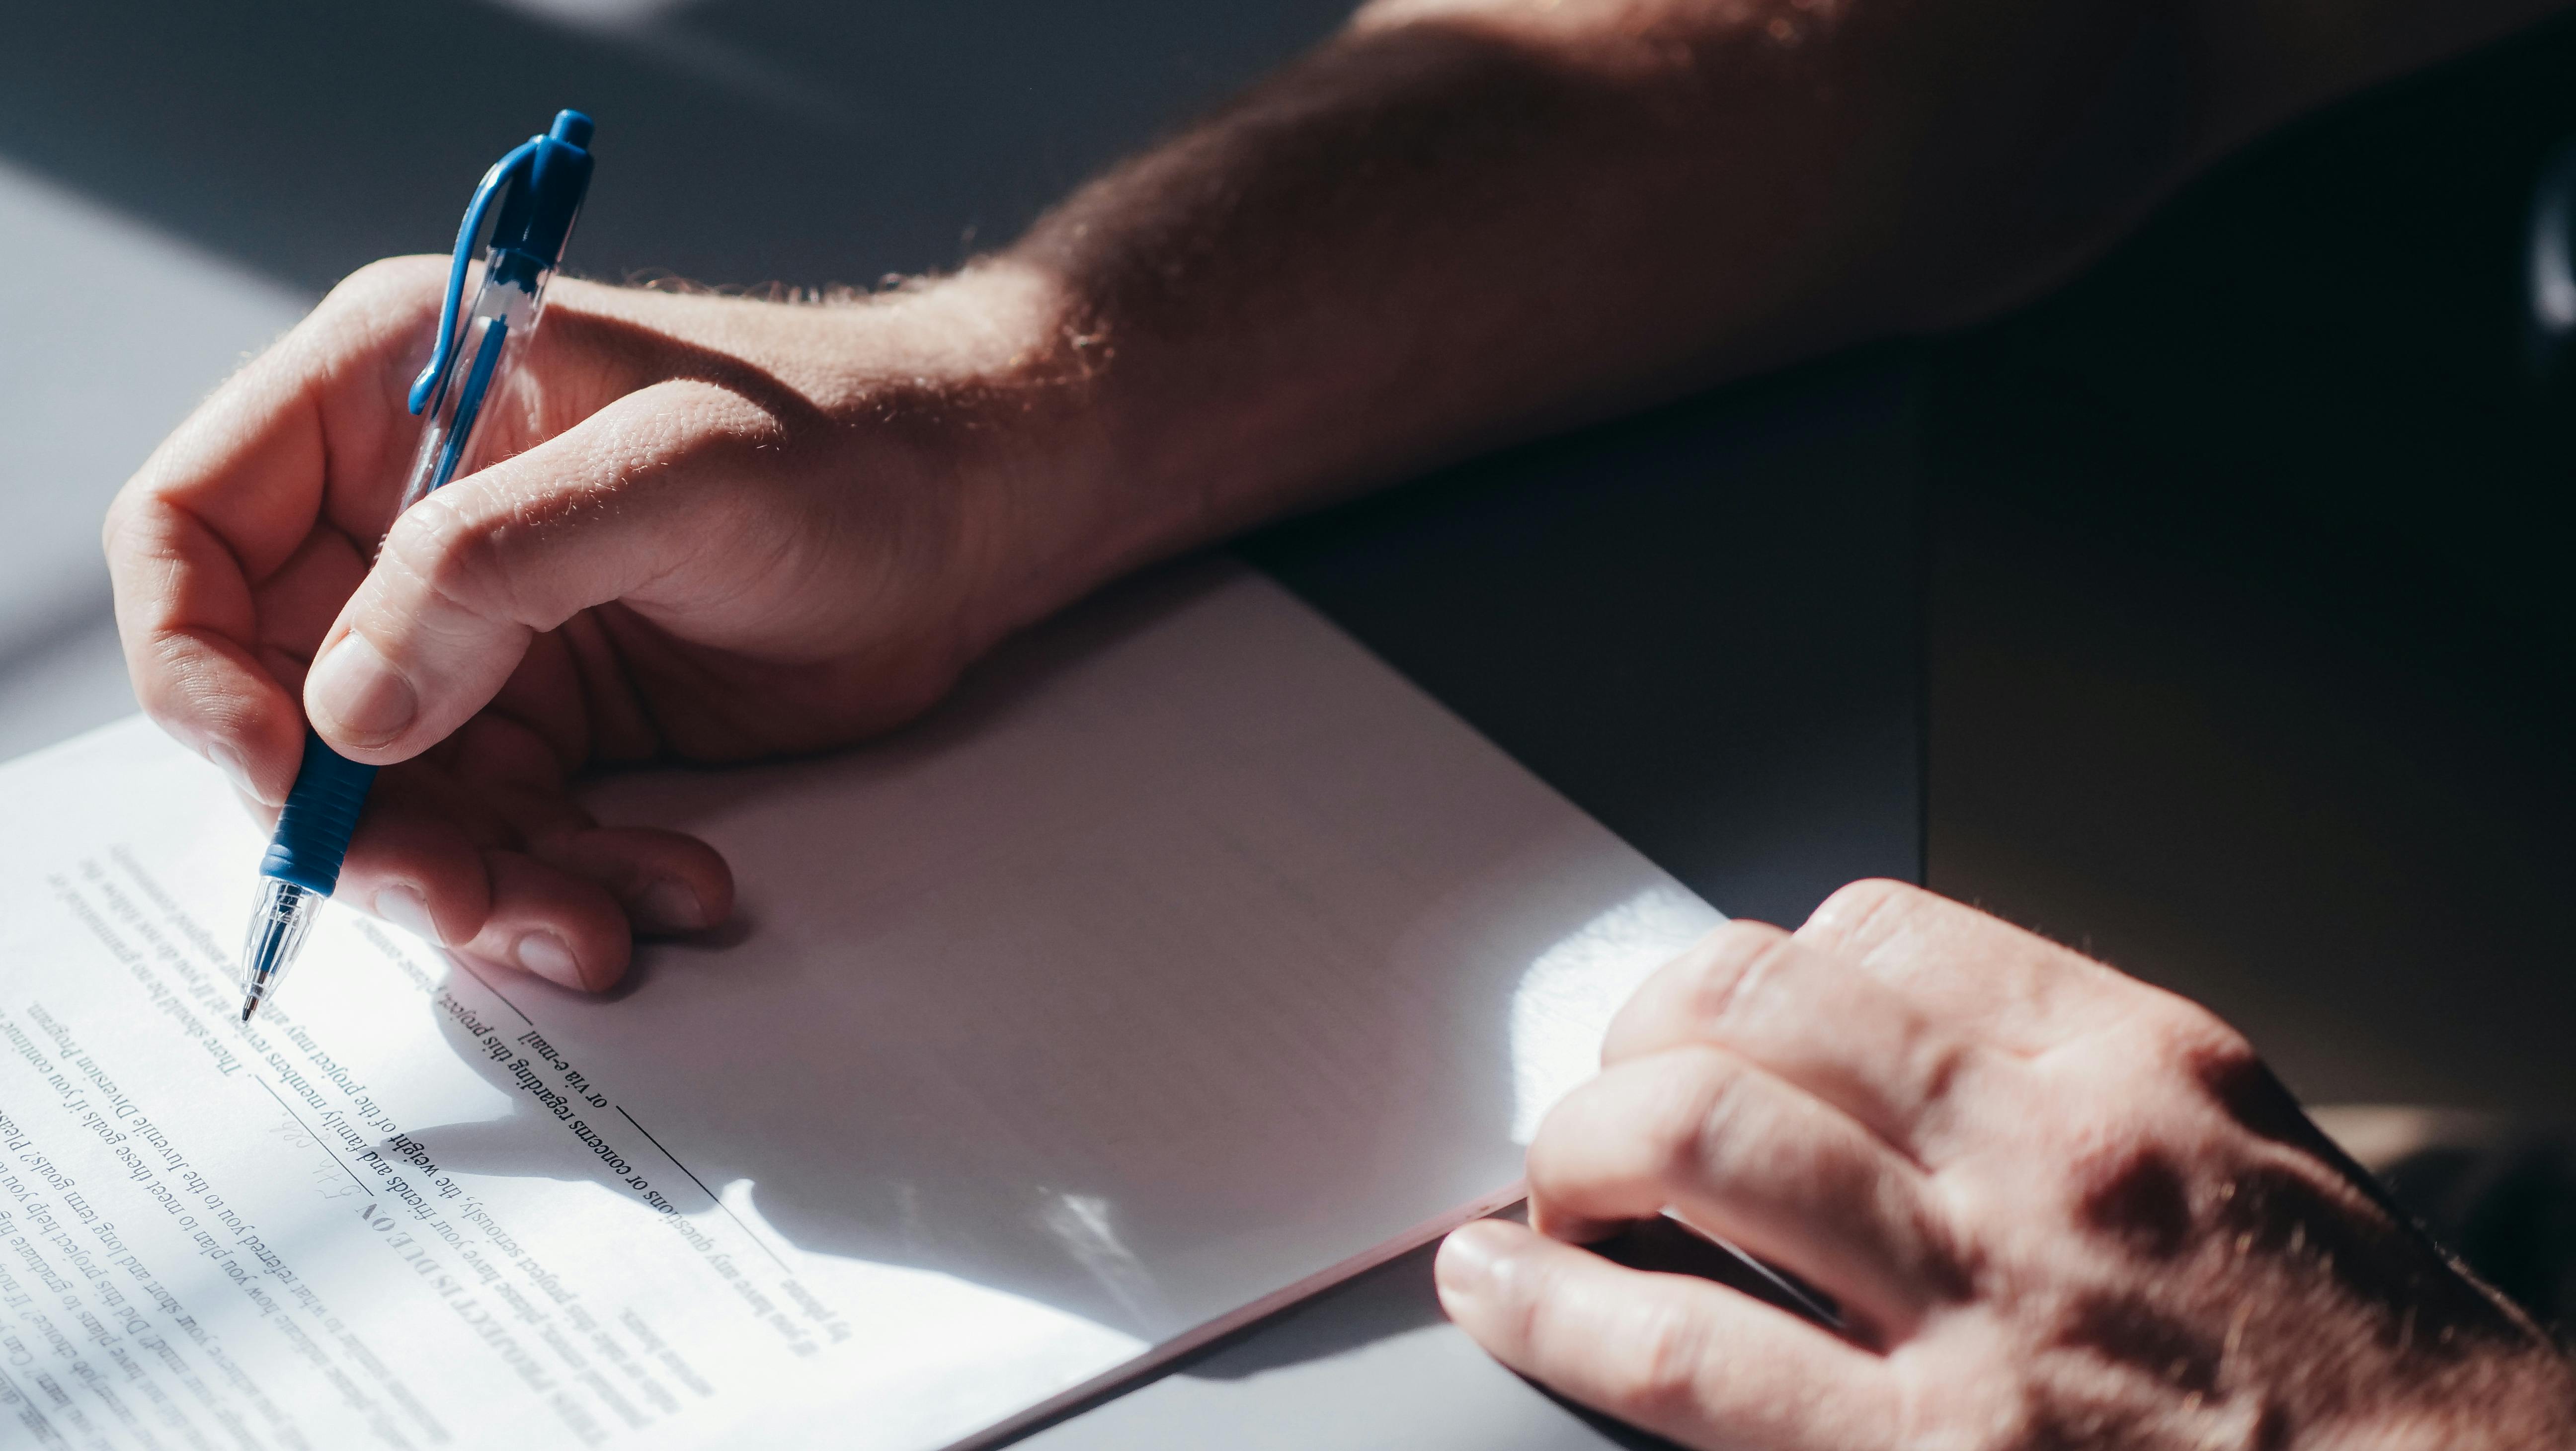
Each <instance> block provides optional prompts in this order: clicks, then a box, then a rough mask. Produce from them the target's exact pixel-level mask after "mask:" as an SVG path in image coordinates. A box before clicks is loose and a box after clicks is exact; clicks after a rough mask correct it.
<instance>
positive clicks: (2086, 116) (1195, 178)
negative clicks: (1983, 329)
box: [961, 0, 2547, 615]
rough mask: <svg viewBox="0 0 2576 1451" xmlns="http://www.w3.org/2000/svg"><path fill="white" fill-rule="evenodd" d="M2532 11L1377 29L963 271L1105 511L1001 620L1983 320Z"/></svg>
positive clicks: (1523, 20) (1072, 526)
mask: <svg viewBox="0 0 2576 1451" xmlns="http://www.w3.org/2000/svg"><path fill="white" fill-rule="evenodd" d="M2546 3H2547V0H2463V3H2457V4H2443V5H2434V4H2427V3H2412V4H2404V3H2397V0H2386V3H2382V4H2379V5H2377V6H2375V7H2373V6H2364V7H2363V8H2362V9H2360V10H2355V9H2352V8H2350V7H2345V8H2342V9H2337V10H2335V11H2334V12H2333V13H2332V14H2331V15H2327V16H2325V17H2324V18H2317V17H2315V16H2312V15H2310V14H2308V13H2307V12H2309V11H2311V10H2313V9H2314V8H2315V7H2310V6H2304V5H2301V4H2298V3H2297V0H2271V3H2266V0H2242V3H2236V4H2232V5H2231V4H2218V3H2215V0H2213V3H2211V4H2208V5H2206V6H2204V7H2201V8H2194V7H2190V6H2183V5H2171V4H2163V5H2160V4H2154V3H2150V0H1947V3H1939V4H1922V3H1917V4H1895V3H1880V0H1741V3H1738V0H1407V3H1390V4H1380V5H1376V6H1372V7H1371V8H1369V9H1367V10H1364V11H1362V12H1361V14H1360V15H1359V16H1358V17H1357V18H1356V19H1355V20H1354V22H1353V23H1352V25H1351V26H1350V27H1349V28H1348V29H1347V30H1346V32H1345V33H1344V34H1343V35H1342V36H1340V37H1339V38H1337V39H1336V40H1335V41H1333V42H1331V43H1330V44H1328V45H1327V46H1325V47H1323V48H1322V49H1320V50H1319V51H1317V52H1316V53H1314V54H1312V55H1310V56H1308V57H1307V58H1305V59H1304V60H1303V61H1301V62H1299V63H1298V64H1296V65H1295V66H1292V67H1291V68H1289V69H1288V70H1286V71H1284V72H1282V73H1281V74H1279V75H1277V76H1275V77H1274V78H1272V79H1271V80H1270V81H1268V82H1266V83H1265V84H1263V85H1262V86H1260V87H1258V88H1256V89H1255V90H1253V91H1252V92H1250V93H1249V94H1247V95H1246V96H1244V97H1242V98H1241V99H1240V100H1238V101H1237V102H1235V103H1234V104H1233V105H1231V106H1230V107H1229V108H1227V109H1226V110H1224V111H1223V112H1221V113H1220V114H1218V115H1217V116H1215V117H1213V118H1211V119H1210V120H1208V121H1207V122H1206V123H1204V124H1202V125H1200V126H1199V127H1197V128H1195V129H1193V130H1191V131H1189V132H1187V133H1186V134H1184V135H1182V136H1180V137H1178V138H1176V139H1174V140H1173V141H1171V142H1169V143H1168V144H1166V145H1164V146H1163V147H1161V148H1159V149H1157V150H1155V151H1153V152H1151V153H1149V154H1147V155H1145V156H1143V157H1141V158H1139V159H1137V160H1134V161H1132V162H1130V163H1128V164H1126V165H1124V166H1122V167H1120V168H1118V169H1117V170H1115V171H1113V172H1111V173H1110V174H1109V175H1107V176H1105V177H1103V178H1102V179H1100V180H1099V181H1097V182H1095V183H1093V184H1092V185H1090V186H1089V187H1087V188H1085V189H1084V190H1082V191H1081V192H1079V193H1077V194H1076V195H1075V196H1074V197H1073V198H1071V199H1070V200H1069V201H1067V202H1066V203H1065V204H1064V205H1063V206H1061V207H1060V208H1058V209H1057V210H1056V211H1055V212H1053V213H1052V214H1050V215H1049V216H1048V217H1047V218H1045V219H1044V220H1043V221H1041V222H1040V223H1039V224H1038V226H1037V227H1036V228H1035V229H1034V230H1033V231H1032V232H1031V234H1030V235H1029V236H1028V237H1027V238H1025V239H1024V240H1023V241H1022V242H1020V243H1019V244H1018V245H1017V246H1016V247H1014V248H1013V249H1012V250H1011V251H1010V252H1008V253H1006V254H1004V255H1003V256H1002V257H1000V258H998V259H994V260H992V261H990V262H987V263H985V264H982V270H983V272H984V282H983V284H982V285H986V286H995V287H1004V286H1007V287H1009V288H1015V289H1017V290H1016V292H1015V293H1014V295H1015V296H1017V297H1019V298H1021V299H1022V301H1023V305H1025V306H1028V307H1031V308H1032V309H1034V310H1035V311H1037V312H1039V313H1042V314H1043V315H1044V319H1045V328H1044V331H1045V333H1046V336H1047V337H1048V339H1049V341H1048V343H1047V344H1046V345H1044V346H1043V347H1041V348H1040V349H1039V352H1040V353H1041V354H1042V355H1043V359H1042V361H1041V362H1040V363H1037V364H1034V365H1032V366H1033V367H1034V368H1035V369H1036V371H1038V372H1041V373H1044V374H1045V375H1046V376H1047V378H1048V379H1050V380H1052V384H1051V385H1050V386H1049V387H1046V388H1042V389H1039V390H1037V392H1038V394H1039V395H1041V396H1043V397H1046V398H1051V399H1055V400H1058V401H1060V402H1063V403H1064V405H1065V406H1066V407H1067V409H1068V410H1069V411H1071V412H1076V413H1079V414H1081V415H1082V417H1083V419H1084V423H1083V425H1082V426H1083V427H1084V429H1085V430H1086V431H1087V436H1088V438H1089V440H1090V441H1091V442H1094V443H1096V444H1097V445H1098V446H1099V450H1100V451H1099V452H1098V454H1097V455H1095V458H1096V462H1097V464H1098V468H1097V470H1096V472H1097V474H1098V478H1097V480H1096V481H1095V482H1094V483H1093V484H1090V485H1086V486H1084V487H1082V488H1080V489H1074V490H1061V489H1059V490H1058V491H1057V492H1056V493H1055V494H1054V495H1053V496H1052V497H1050V498H1046V499H1030V500H1026V501H1024V505H1023V508H1022V509H1021V511H1020V512H1021V513H1022V515H1023V516H1024V517H1026V518H1028V519H1032V520H1043V521H1045V527H1046V530H1047V533H1048V538H1049V541H1050V542H1049V543H1047V544H1045V545H1044V546H1042V547H1041V549H1040V551H1039V552H1040V553H1041V554H1042V555H1043V556H1044V557H1043V558H1040V559H1034V560H1024V562H1025V563H1026V566H1027V568H1029V569H1030V570H1032V571H1034V572H1035V573H1036V575H1038V576H1042V577H1043V581H1044V582H1043V583H1042V584H1041V585H1039V586H1038V587H1037V588H1034V589H1033V590H1032V591H1031V593H1030V595H1029V597H1028V604H1027V607H1026V608H1025V609H1023V610H1021V611H1019V612H1017V613H1020V614H1023V615H1025V614H1027V613H1034V612H1040V611H1042V610H1044V609H1046V608H1051V607H1052V606H1053V605H1054V604H1056V603H1060V602H1061V599H1062V597H1063V596H1065V595H1066V594H1068V593H1071V592H1078V591H1079V589H1081V588H1084V587H1087V585H1088V584H1089V583H1091V582H1094V581H1096V580H1097V579H1099V578H1101V577H1105V576H1107V575H1109V574H1113V573H1115V572H1117V571H1118V570H1120V569H1123V568H1125V567H1128V566H1131V565H1133V564H1135V563H1137V562H1140V561H1142V560H1144V559H1147V558H1151V557H1154V556H1156V555H1159V554H1163V553H1168V552H1170V551H1172V550H1175V549H1178V548H1184V547H1187V546H1189V545H1191V544H1195V543H1198V542H1201V541H1204V540H1207V539H1211V538H1216V537H1221V536H1223V535H1225V534H1227V533H1229V532H1232V531H1234V530H1237V529H1239V528H1242V527H1245V526H1247V525H1249V524H1251V523H1253V522H1256V521H1258V520H1260V519H1263V518H1266V517H1270V516H1272V515H1275V514H1278V513H1280V512H1283V511H1287V510H1290V509H1294V508H1297V507H1302V506H1305V505H1309V504H1311V503H1314V502H1317V501H1321V500H1325V499H1329V498H1331V497H1334V496H1336V495H1337V494H1341V493H1345V492H1348V491H1351V490H1355V489H1357V488H1360V487H1364V486H1366V485H1368V484H1370V483H1374V482H1378V481H1382V480H1386V479H1389V478H1393V477H1398V476H1401V475H1403V474H1405V473H1407V472H1410V471H1415V470H1418V469H1420V468H1422V467H1424V466H1426V465H1429V464H1432V463H1436V462H1438V461H1441V460H1444V459H1448V458H1453V457H1456V456H1459V455H1461V454H1463V453H1465V452H1467V451H1471V450H1473V449H1476V448H1480V447H1485V446H1490V445H1493V444H1497V443H1502V442H1507V441H1509V440H1512V439H1514V438H1518V437H1524V436H1529V435H1532V434H1536V433H1539V432H1542V431H1545V430H1549V429H1554V428H1559V427H1562V426H1565V425H1567V424H1571V423H1575V422H1579V421H1582V420H1585V419H1588V418H1592V417H1596V416H1601V415H1604V414H1606V413H1609V412H1613V411H1616V410H1619V409H1624V408H1631V407H1635V406H1638V405H1640V404H1643V403H1647V402H1651V401H1654V400H1655V399H1657V398H1660V397H1665V396H1671V395H1674V394H1677V393H1680V392H1682V391H1686V390H1688V389H1691V388H1695V387H1699V386H1705V385H1708V384H1711V383H1714V382H1717V381H1721V380H1723V379H1725V378H1728V377H1733V376H1739V375H1742V374H1746V373H1750V372H1753V371H1757V370H1760V369H1764V368H1768V367H1773V366H1777V365H1780V364H1783V363H1786V362H1790V361H1794V360H1796V359H1798V358H1801V357H1805V356H1811V355H1814V354H1818V353H1821V352H1824V351H1827V350H1830V349H1832V348H1835V347H1838V346H1842V345H1845V344H1848V343H1851V342H1855V341H1859V340H1863V339H1867V338H1870V337H1874V336H1880V335H1885V334H1888V333H1892V332H1901V331H1906V330H1912V329H1919V328H1926V327H1932V326H1938V325H1941V324H1944V323H1950V322H1955V321H1960V320H1964V319H1967V318H1970V317H1974V316H1976V315H1979V314H1980V313H1983V312H1986V311H1990V310H1992V309H1993V308H1995V307H1996V306H1998V305H2000V304H2002V303H2004V302H2006V301H2009V300H2012V299H2014V298H2017V297H2021V296H2025V295H2027V294H2029V293H2030V292H2032V291H2033V290H2035V289H2037V288H2038V287H2040V286H2043V285H2045V284H2046V283H2047V282H2049V281H2051V280H2053V279H2055V278H2057V277H2059V276H2062V275H2063V274H2064V273H2065V272H2067V271H2068V270H2070V269H2072V268H2073V267H2075V266H2077V265H2079V264H2080V263H2081V262H2082V261H2083V260H2084V259H2086V258H2087V257H2089V256H2090V255H2092V254H2093V253H2094V252H2095V251H2096V250H2098V249H2099V248H2100V247H2101V246H2103V245H2104V244H2105V243H2106V242H2107V241H2108V240H2110V239H2111V238H2113V237H2116V236H2117V235H2119V234H2120V233H2121V232H2122V231H2123V230H2125V228H2126V227H2127V226H2128V225H2129V224H2130V223H2131V222H2132V221H2134V219H2135V218H2136V217H2137V216H2138V215H2140V214H2141V213H2142V212H2143V211H2145V210H2146V209H2147V208H2148V207H2149V206H2151V205H2152V204H2153V203H2154V202H2155V201H2156V200H2157V199H2158V198H2159V197H2161V196H2162V195H2163V194H2165V193H2166V192H2167V191H2168V190H2170V189H2171V188H2172V187H2173V186H2174V185H2176V184H2177V183H2178V182H2179V181H2180V180H2181V179H2183V178H2185V177H2187V176H2188V175H2190V174H2191V173H2192V172H2193V171H2195V170H2197V169H2198V168H2200V167H2201V166H2203V165H2205V164H2207V163H2208V162H2209V161H2210V160H2211V159H2213V158H2214V157H2216V156H2218V155H2221V154H2223V153H2224V152H2225V151H2227V150H2228V149H2230V148H2232V147H2234V146H2235V145H2237V144H2240V143H2241V142H2242V141H2243V140H2244V139H2245V138H2247V137H2248V136H2250V135H2252V134H2255V133H2256V132H2258V131H2260V130H2261V129H2263V128H2265V127H2267V126H2269V125H2272V124H2275V123H2277V122H2278V121H2279V120H2280V119H2282V118H2283V117H2284V116H2286V115H2288V114H2291V113H2293V112H2295V111H2296V110H2298V109H2300V108H2302V107H2305V106H2308V105H2312V104H2314V103H2315V102H2317V101H2318V100H2321V99H2323V98H2325V97H2327V96H2331V95H2333V94H2336V93H2339V92H2341V91H2344V90H2348V89H2350V88H2352V87H2353V86H2355V85H2358V84H2362V83H2364V82H2367V81H2369V80H2371V79H2375V78H2377V77H2378V76H2380V75H2382V74H2385V73H2387V72H2389V71H2390V70H2392V69H2394V68H2397V67H2400V66H2402V65H2404V64H2407V63H2409V62H2418V61H2421V60H2423V59H2426V58H2428V57H2429V56H2431V55H2435V54H2439V53H2441V52H2443V51H2446V50H2450V49H2456V48H2459V47H2460V46H2463V45H2466V44H2469V43H2473V42H2474V41H2476V40H2479V39H2482V38H2485V37H2487V36H2488V35H2491V34H2494V33H2498V32H2500V31H2501V30H2503V29H2504V28H2506V27H2508V26H2509V25H2511V24H2513V23H2516V22H2518V21H2520V20H2522V19H2526V18H2528V15H2529V14H2530V13H2532V12H2536V11H2538V10H2540V9H2543V8H2546ZM1005 279H1008V281H1007V282H1006V281H1005ZM962 280H965V279H961V281H962ZM1032 299H1035V300H1032ZM1040 406H1044V405H1040ZM1040 487H1044V488H1050V489H1053V488H1057V486H1056V485H1054V484H1052V483H1050V484H1047V485H1043V486H1040ZM1077 514H1078V515H1079V517H1078V518H1077V517H1075V516H1076V515H1077Z"/></svg>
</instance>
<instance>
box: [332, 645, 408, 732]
mask: <svg viewBox="0 0 2576 1451" xmlns="http://www.w3.org/2000/svg"><path fill="white" fill-rule="evenodd" d="M304 698H305V699H306V700H307V701H309V702H311V703H312V706H313V708H314V709H315V710H316V711H318V712H319V713H321V714H323V715H326V716H329V717H330V718H331V722H332V724H334V725H337V726H338V727H339V728H340V732H341V734H343V735H346V736H351V737H354V738H356V739H357V740H359V741H361V742H364V743H367V744H370V745H372V744H374V743H377V742H380V741H389V740H392V739H393V738H394V736H395V735H396V734H397V733H398V732H400V731H401V730H402V728H403V727H404V726H407V725H409V724H411V718H412V717H413V716H414V715H416V714H418V713H419V711H420V701H419V698H418V697H417V696H415V695H414V694H413V693H412V688H411V682H410V681H408V680H405V679H404V678H403V676H402V672H401V671H399V670H396V669H394V665H393V662H392V661H390V660H387V659H386V658H385V654H384V652H383V651H382V650H379V649H377V648H376V647H375V646H374V645H373V644H372V643H370V642H369V641H368V639H367V637H366V636H364V635H361V634H357V633H355V632H354V631H353V632H351V633H350V634H349V635H347V636H345V637H343V638H342V639H341V641H340V643H339V644H337V645H335V646H333V647H332V649H331V653H330V654H328V655H325V656H323V657H322V659H321V661H320V662H319V663H318V664H316V665H315V666H314V667H313V674H312V675H311V677H309V678H308V679H306V680H305V682H304Z"/></svg>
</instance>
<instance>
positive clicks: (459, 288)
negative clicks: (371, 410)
mask: <svg viewBox="0 0 2576 1451" xmlns="http://www.w3.org/2000/svg"><path fill="white" fill-rule="evenodd" d="M545 139H546V138H544V137H542V136H531V137H529V138H528V139H527V140H526V141H524V142H521V143H520V144H519V145H518V146H516V147H513V148H512V149H511V151H510V153H509V154H508V155H507V156H504V157H502V158H501V159H500V160H498V161H496V162H493V163H492V169H491V170H490V171H487V172H485V173H483V180H482V183H481V184H480V185H478V186H476V187H475V188H474V200H473V201H471V202H468V203H467V204H466V207H465V224H464V225H463V226H461V227H459V228H457V229H456V257H455V260H454V262H453V263H451V264H450V265H449V267H448V269H447V297H446V300H445V301H443V302H441V303H440V304H439V308H438V345H437V347H436V348H435V349H434V350H433V351H432V352H431V353H430V355H429V366H428V367H426V368H423V369H421V370H420V376H419V377H418V378H415V379H413V380H412V385H411V411H412V412H414V413H419V412H421V411H422V410H423V409H426V408H427V407H429V405H430V400H432V399H434V398H436V397H437V396H438V390H439V387H440V385H442V384H444V383H445V382H446V381H447V370H448V369H450V368H452V367H454V366H456V310H457V308H458V306H459V305H460V304H461V303H462V302H463V300H464V296H465V268H466V265H467V264H468V263H470V262H472V261H473V260H474V239H475V237H476V236H477V235H478V234H480V233H481V232H482V230H483V218H484V216H485V214H487V213H489V212H490V211H491V210H492V206H493V204H494V203H495V202H497V201H499V200H500V197H501V188H502V187H503V186H504V185H506V184H508V183H509V182H511V181H512V180H516V179H522V178H524V177H525V176H526V174H527V171H528V168H529V166H530V165H531V163H533V162H534V161H535V159H536V155H537V149H538V148H539V147H540V146H542V145H544V144H545Z"/></svg>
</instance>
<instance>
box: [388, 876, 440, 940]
mask: <svg viewBox="0 0 2576 1451" xmlns="http://www.w3.org/2000/svg"><path fill="white" fill-rule="evenodd" d="M376 915H377V916H379V917H382V918H384V919H385V920H386V921H388V922H391V923H392V924H394V925H395V926H396V927H399V928H401V929H402V930H404V931H405V932H408V933H410V934H411V935H412V936H414V937H417V938H419V939H421V940H422V941H423V942H437V941H439V940H440V939H439V936H438V926H437V924H436V923H433V922H431V921H430V920H429V899H428V898H426V897H423V896H422V895H421V894H420V893H419V891H418V890H416V889H414V888H411V887H401V886H395V887H387V888H385V889H384V890H383V891H381V892H378V893H376Z"/></svg>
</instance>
